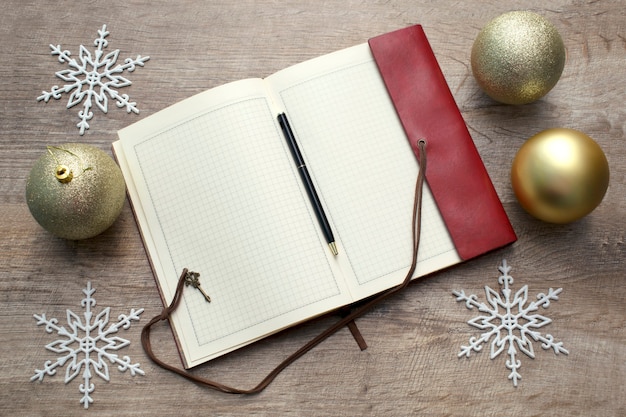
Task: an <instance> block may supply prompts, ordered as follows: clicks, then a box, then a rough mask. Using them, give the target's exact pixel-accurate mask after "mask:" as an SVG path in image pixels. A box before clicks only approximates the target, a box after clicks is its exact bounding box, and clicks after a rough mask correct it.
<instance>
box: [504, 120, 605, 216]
mask: <svg viewBox="0 0 626 417" xmlns="http://www.w3.org/2000/svg"><path fill="white" fill-rule="evenodd" d="M511 182H512V185H513V190H514V191H515V195H516V196H517V199H518V200H519V202H520V204H521V205H522V207H523V208H524V209H525V210H526V211H527V212H529V213H530V214H531V215H533V216H535V217H536V218H538V219H540V220H544V221H546V222H550V223H570V222H573V221H575V220H578V219H580V218H582V217H584V216H586V215H587V214H589V213H591V212H592V211H593V210H594V209H595V208H596V207H597V206H598V204H600V202H601V201H602V199H603V198H604V194H605V193H606V190H607V188H608V186H609V164H608V162H607V159H606V156H605V155H604V152H603V151H602V149H601V148H600V146H599V145H598V144H597V143H596V142H595V141H594V140H593V139H591V138H590V137H589V136H587V135H586V134H584V133H582V132H579V131H578V130H574V129H565V128H556V129H547V130H544V131H542V132H540V133H538V134H536V135H535V136H533V137H531V138H530V139H528V141H526V142H525V143H524V145H522V147H521V148H520V149H519V151H518V152H517V155H516V156H515V159H514V160H513V166H512V169H511Z"/></svg>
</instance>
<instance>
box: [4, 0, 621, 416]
mask: <svg viewBox="0 0 626 417" xmlns="http://www.w3.org/2000/svg"><path fill="white" fill-rule="evenodd" d="M512 7H513V6H512V5H510V4H509V3H508V2H502V1H484V2H480V3H478V2H476V3H474V2H458V1H452V0H442V1H437V2H435V1H429V0H423V1H419V2H416V1H408V0H407V1H401V0H396V1H393V0H392V1H365V0H361V1H359V0H348V1H321V2H311V1H305V0H298V1H288V2H276V1H270V0H264V1H254V0H241V1H239V2H231V1H225V0H221V1H211V2H202V1H192V0H180V1H177V2H171V1H161V0H157V1H148V0H128V1H117V0H112V1H108V2H95V1H91V2H75V1H72V2H70V1H66V0H58V1H55V2H40V1H35V0H5V1H4V2H3V7H2V9H3V10H2V13H0V56H1V57H2V64H0V83H1V85H0V145H1V146H0V176H1V177H2V181H1V182H0V211H1V213H2V217H1V218H0V237H1V240H0V257H1V262H0V333H1V334H2V342H0V400H1V401H0V415H11V416H39V415H40V416H43V415H46V416H50V415H55V416H56V415H59V416H60V415H63V416H73V415H81V414H83V413H84V410H83V409H82V407H81V405H80V404H79V403H78V400H79V398H80V396H79V392H78V384H79V382H78V380H77V379H76V380H74V381H72V382H70V383H69V384H67V385H66V384H64V383H63V374H64V372H65V368H62V369H61V370H60V371H59V373H58V374H57V375H55V376H52V377H46V378H45V379H44V381H43V382H42V383H39V382H29V379H30V377H31V375H33V373H34V370H35V369H36V368H37V367H41V366H42V365H43V363H44V362H45V360H47V359H54V358H55V355H54V354H53V353H52V352H48V351H46V350H45V349H44V346H45V345H46V344H47V343H50V342H52V341H54V340H56V339H57V337H56V335H54V334H52V335H50V334H47V333H45V331H44V329H43V328H41V327H37V326H36V322H35V320H34V319H33V314H35V313H36V314H41V313H46V314H47V316H48V317H56V318H59V320H60V322H61V323H63V322H64V320H65V312H66V309H71V310H72V311H75V312H78V311H80V308H79V304H78V303H79V302H80V299H81V298H82V293H81V289H82V288H84V286H85V284H86V282H87V281H91V282H92V284H93V285H94V286H95V287H96V289H97V292H96V294H95V297H96V299H97V301H98V306H97V308H98V307H99V308H104V307H106V306H111V310H112V311H111V313H112V317H114V318H115V317H117V315H119V314H122V313H127V312H128V311H129V310H130V308H133V307H135V308H139V307H143V308H145V312H144V313H143V316H142V319H141V321H140V322H139V323H135V324H134V325H133V326H132V327H131V328H130V329H129V330H127V331H125V332H123V334H120V336H121V337H124V338H127V339H129V340H130V341H131V345H130V346H128V347H126V348H124V350H123V351H121V352H120V353H122V354H124V355H129V356H130V357H131V358H132V359H133V360H134V361H138V362H140V363H141V367H142V368H143V369H144V370H145V372H146V375H145V376H135V377H131V376H130V375H128V374H126V373H120V372H118V371H117V370H116V369H115V367H112V368H111V381H110V382H108V383H107V382H105V381H103V380H101V379H99V378H94V382H95V384H96V391H95V392H94V394H93V397H94V399H95V403H94V404H92V405H91V407H90V409H89V413H90V414H92V415H107V416H108V415H121V416H122V415H123V416H144V415H181V416H182V415H200V414H202V415H220V416H242V415H248V416H252V415H258V416H263V415H272V416H327V415H333V416H356V415H363V416H370V415H371V416H409V415H415V416H481V417H482V416H517V415H525V416H547V415H550V416H589V415H594V416H624V415H626V405H625V404H626V403H625V401H624V398H626V295H625V294H626V291H624V286H625V284H626V277H625V270H626V268H625V267H626V257H625V255H626V251H625V244H624V240H625V234H626V232H625V229H626V226H625V225H626V142H625V140H626V137H625V134H624V130H625V129H626V104H625V103H626V89H624V84H625V81H626V72H625V70H624V63H625V62H626V9H625V8H624V4H623V2H621V1H617V0H613V1H611V0H607V1H602V2H598V1H582V0H569V1H565V0H556V1H552V2H549V4H548V2H545V1H538V0H536V1H535V0H526V1H520V2H517V4H516V6H515V8H517V9H530V10H533V11H536V12H539V13H541V14H542V15H544V16H546V17H547V18H548V19H550V20H551V21H552V22H553V23H554V24H555V25H556V26H557V28H558V29H559V31H560V33H561V35H562V36H563V39H564V41H565V45H566V47H567V53H568V58H567V64H566V66H565V70H564V73H563V76H562V78H561V80H560V81H559V83H558V84H557V86H556V87H555V89H554V90H553V91H552V92H550V93H549V94H548V95H547V96H546V97H545V98H543V99H542V100H540V101H538V102H536V103H533V104H530V105H527V106H523V107H512V106H505V105H500V104H497V103H494V102H493V101H491V100H490V99H488V98H487V97H486V96H485V95H484V94H483V93H482V92H481V91H480V90H479V88H478V86H477V84H476V82H475V81H474V79H473V77H472V74H471V70H470V68H469V56H470V50H471V46H472V42H473V40H474V38H475V36H476V34H477V33H478V31H479V29H480V28H481V27H482V26H483V25H484V24H486V23H487V22H488V21H489V20H490V19H491V18H493V17H495V16H497V15H499V14H501V13H503V12H506V11H509V10H511V9H512ZM105 23H106V24H107V27H108V29H109V30H110V32H111V35H110V36H109V38H108V39H109V50H113V49H120V59H123V58H126V57H134V56H136V55H137V54H141V55H149V56H150V57H151V59H150V61H148V63H147V64H146V67H145V68H140V69H138V70H137V71H136V72H134V73H132V74H130V75H129V78H130V79H131V81H133V85H132V86H131V87H127V88H125V90H126V91H125V92H126V93H128V94H129V95H130V96H131V98H132V99H133V100H134V101H136V102H137V105H138V107H139V109H140V114H139V115H134V114H130V115H129V114H126V112H125V111H123V110H121V109H117V108H115V106H114V105H113V104H112V103H111V105H110V106H109V112H108V114H106V115H105V114H103V113H101V112H99V110H96V111H95V116H94V118H93V120H92V121H91V129H90V130H89V131H87V133H86V134H85V135H84V136H83V137H80V136H79V135H78V129H77V128H76V127H75V124H76V123H77V122H78V118H77V117H76V114H77V112H78V109H77V108H74V109H70V110H67V109H65V104H66V102H67V98H66V97H65V98H64V99H61V100H59V101H52V102H49V103H46V104H44V103H42V102H37V101H36V97H37V96H38V95H39V94H40V93H41V91H42V90H49V89H50V87H51V86H52V85H55V84H60V80H58V79H57V78H55V77H54V72H56V71H59V70H61V69H64V65H62V64H59V63H58V62H57V61H56V59H55V58H54V57H52V56H51V55H50V50H49V47H48V45H49V44H51V43H53V44H55V45H56V44H61V45H62V46H63V48H64V49H68V50H70V51H71V52H72V53H73V54H78V47H79V45H81V44H84V45H85V46H87V48H88V49H92V46H91V45H92V42H93V39H94V38H95V37H96V30H97V29H99V28H100V27H102V24H105ZM414 23H420V24H422V25H423V26H424V28H425V31H426V33H427V35H428V37H429V39H430V42H431V44H432V47H433V50H434V51H435V54H436V56H437V58H438V60H439V63H440V65H441V67H442V70H443V72H444V74H445V76H446V78H447V80H448V83H449V85H450V87H451V90H452V92H453V94H454V96H455V99H456V100H457V103H458V105H459V107H460V109H461V111H462V113H463V116H464V117H465V120H466V122H467V124H468V126H469V129H470V131H471V133H472V136H473V138H474V141H475V143H476V145H477V147H478V150H479V152H480V154H481V156H482V158H483V160H484V162H485V165H486V167H487V170H488V171H489V174H490V175H491V177H492V180H493V182H494V184H495V186H496V189H497V191H498V194H499V196H500V197H501V199H502V201H503V203H504V205H505V209H506V211H507V213H508V214H509V216H510V218H511V221H512V223H513V226H514V228H515V230H516V232H517V234H518V236H519V241H518V242H517V243H515V244H514V245H512V246H510V247H507V248H505V249H502V250H499V251H497V252H494V253H491V254H488V255H486V256H483V257H481V258H479V259H476V260H472V261H470V262H467V263H465V264H463V265H460V266H458V267H455V268H452V269H450V270H447V271H444V272H441V273H439V274H436V275H434V276H432V277H429V278H427V279H424V280H422V281H421V282H419V283H415V284H413V285H411V286H410V287H409V288H408V289H407V290H406V291H405V292H404V293H402V294H400V295H398V296H397V297H394V298H392V299H390V300H387V301H386V302H385V303H384V304H382V305H380V306H379V307H378V308H376V309H375V310H373V311H372V312H371V313H370V314H368V315H366V316H365V317H363V318H362V319H360V320H359V321H358V325H359V327H360V329H361V331H362V333H363V335H364V337H365V338H366V340H367V342H368V344H369V348H368V349H367V350H366V351H363V352H361V351H359V350H358V348H357V346H356V344H355V343H354V340H352V339H351V338H350V335H349V333H348V331H347V330H343V331H341V332H339V333H338V334H336V335H334V336H333V337H331V338H330V339H329V340H328V341H326V342H324V343H323V344H322V345H320V346H318V347H317V348H315V349H314V350H313V351H312V352H310V353H308V354H307V355H305V356H304V357H303V358H301V359H300V360H298V361H297V362H296V363H295V364H293V365H292V366H291V367H289V368H288V369H287V370H286V371H285V372H284V373H283V374H281V375H280V376H279V377H278V378H277V379H276V381H275V382H274V383H273V384H272V385H271V386H270V387H269V388H268V389H267V390H266V391H264V392H263V393H261V394H259V395H256V396H251V397H242V396H229V395H225V394H219V393H216V392H211V391H207V390H205V389H203V388H201V387H198V386H196V385H193V384H191V383H188V382H186V381H184V380H182V379H181V378H179V377H178V376H175V375H173V374H170V373H167V372H165V371H162V370H161V369H160V368H157V367H155V366H154V365H153V364H152V363H150V362H149V360H148V358H147V357H146V355H145V354H144V352H143V350H142V348H141V345H140V343H139V334H140V331H141V326H142V325H143V324H145V323H146V322H147V321H148V319H149V318H150V317H152V316H154V315H156V314H158V313H159V312H160V311H161V308H162V305H161V301H160V299H159V296H158V293H157V290H156V286H155V283H154V280H153V277H152V274H151V271H150V267H149V263H148V260H147V257H146V254H145V252H144V249H143V246H142V243H141V239H140V237H139V234H138V231H137V226H136V224H135V221H134V219H133V216H132V213H131V210H130V207H129V205H128V204H126V206H125V207H124V210H123V212H122V214H121V216H120V218H119V219H118V221H117V222H116V223H115V224H114V226H113V227H112V228H111V229H109V230H108V231H106V232H105V233H104V234H102V235H101V236H99V237H97V238H94V239H90V240H88V241H82V242H66V241H63V240H59V239H56V238H54V237H52V236H50V235H49V234H48V233H46V232H45V231H44V230H43V229H41V228H40V227H39V226H38V225H37V224H36V223H35V221H34V220H33V218H32V217H31V216H30V213H29V211H28V208H27V206H26V203H25V198H24V190H25V183H26V178H27V176H28V173H29V170H30V168H31V166H32V165H33V163H34V161H35V160H36V159H37V158H38V157H39V156H40V155H42V154H43V152H44V151H45V146H46V145H59V144H62V143H65V142H71V141H78V142H84V143H89V144H92V145H95V146H98V147H100V148H101V149H103V150H106V151H107V152H110V144H111V142H112V141H114V140H115V139H116V132H117V130H119V129H121V128H123V127H125V126H127V125H128V124H130V123H132V122H134V121H136V120H139V119H141V118H143V117H145V116H147V115H150V114H153V113H155V112H157V111H158V110H161V109H163V108H165V107H166V106H169V105H171V104H173V103H175V102H177V101H180V100H182V99H184V98H186V97H188V96H190V95H192V94H195V93H198V92H200V91H203V90H205V89H208V88H211V87H215V86H217V85H220V84H223V83H226V82H229V81H234V80H237V79H241V78H245V77H258V76H261V77H263V76H267V75H269V74H271V73H272V72H274V71H276V70H279V69H281V68H284V67H286V66H288V65H291V64H295V63H298V62H301V61H303V60H305V59H308V58H313V57H316V56H319V55H322V54H325V53H329V52H332V51H334V50H337V49H340V48H343V47H347V46H351V45H354V44H357V43H362V42H365V41H366V40H367V39H368V38H370V37H372V36H376V35H379V34H382V33H385V32H388V31H391V30H394V29H399V28H402V27H405V26H408V25H410V24H414ZM549 127H571V128H576V129H580V130H582V131H584V132H586V133H587V134H589V135H590V136H592V137H593V138H595V139H596V140H597V141H598V142H599V144H600V145H601V146H602V148H603V149H604V151H605V152H606V154H607V157H608V160H609V164H610V169H611V183H610V187H609V190H608V193H607V195H606V197H605V199H604V201H603V203H602V204H601V205H600V206H599V207H598V209H597V210H595V211H594V212H593V213H592V214H591V215H589V216H588V217H586V218H585V219H583V220H581V221H579V222H576V223H574V224H570V225H564V226H555V225H548V224H545V223H542V222H540V221H537V220H534V219H532V218H531V217H530V216H529V215H527V214H526V213H525V212H524V211H523V210H522V209H521V208H520V207H519V205H518V204H517V202H516V200H515V196H514V195H513V192H512V190H511V187H510V180H509V170H510V166H511V162H512V159H513V157H514V156H515V153H516V152H517V149H519V147H520V146H521V144H522V143H523V142H524V140H525V139H526V138H528V137H529V136H531V135H533V134H534V133H537V132H538V131H540V130H543V129H545V128H549ZM503 258H506V259H507V260H508V262H509V263H510V264H511V265H512V266H513V271H512V275H513V276H514V277H515V279H516V281H515V284H514V287H516V288H519V287H520V286H522V285H526V284H527V285H528V286H529V294H530V295H531V296H533V297H534V296H535V295H536V294H538V293H539V292H544V291H547V289H548V288H550V287H553V288H558V287H562V288H563V292H562V293H561V296H560V299H559V301H558V302H554V303H552V304H551V305H550V308H549V309H548V310H547V311H546V315H547V316H548V317H550V318H551V319H553V323H552V324H550V325H549V326H548V327H547V328H545V332H547V333H551V334H553V335H554V336H555V337H556V338H557V339H558V340H561V341H563V342H564V344H565V347H566V348H567V349H568V350H569V352H570V354H569V355H568V356H565V355H558V356H556V355H554V353H552V352H551V351H544V350H543V349H541V348H540V346H539V344H538V343H535V351H536V358H535V359H530V358H527V357H525V356H522V357H521V360H522V368H521V374H522V378H523V379H522V381H521V382H520V385H519V386H518V387H517V388H514V387H513V386H512V384H511V383H510V382H509V381H508V380H507V379H506V375H507V374H508V371H507V369H506V368H505V366H504V356H503V355H501V356H499V357H497V358H496V359H494V360H490V359H489V355H488V353H489V352H488V350H487V348H485V349H484V351H482V352H480V353H477V354H475V355H473V356H472V357H471V358H469V359H467V358H461V359H459V358H457V352H458V351H459V349H460V346H461V345H462V344H464V343H466V342H467V341H468V339H469V338H470V337H471V336H474V335H477V331H476V330H475V329H473V328H471V327H469V326H468V325H467V323H466V322H467V320H469V319H471V318H472V317H474V316H475V315H476V311H475V310H467V309H466V308H465V306H464V305H463V304H461V303H457V302H456V301H455V299H454V297H453V296H452V290H454V289H464V290H466V292H468V293H474V294H477V295H478V296H479V298H481V299H484V292H483V287H484V286H485V285H489V286H491V287H492V288H493V287H497V281H496V280H497V276H498V271H497V266H498V265H499V263H500V262H501V260H502V259H503ZM332 319H333V318H332V317H330V318H324V319H319V320H315V321H313V322H310V323H306V324H304V325H302V326H300V327H298V328H295V329H291V330H288V331H286V332H284V333H282V334H279V335H276V336H273V337H270V338H268V339H266V340H263V341H261V342H259V343H256V344H254V345H252V346H249V347H246V348H244V349H242V350H241V351H238V352H235V353H234V354H231V355H228V356H226V357H223V358H220V359H217V360H215V361H212V362H210V363H209V364H207V365H204V366H200V367H198V368H196V369H194V370H193V372H194V373H197V374H199V375H203V376H206V377H210V378H215V379H218V380H220V381H223V382H225V383H229V384H237V385H240V386H244V387H247V386H252V385H254V384H256V382H257V381H259V380H260V379H261V378H262V376H264V375H265V373H267V372H268V371H269V370H270V369H272V368H273V366H274V365H275V364H277V363H278V362H280V360H281V359H282V358H284V357H285V356H287V355H288V354H289V353H291V352H292V351H294V350H295V349H297V348H298V347H299V346H301V345H302V344H304V343H305V342H306V341H307V340H309V339H310V338H312V337H313V336H314V335H315V334H317V333H318V332H319V331H321V330H322V329H323V328H324V326H325V325H328V323H329V322H330V320H332ZM153 345H154V346H156V347H157V351H158V352H159V354H160V355H161V356H162V357H163V358H166V359H168V360H169V361H170V362H173V363H179V362H178V356H177V352H176V349H175V346H174V343H173V340H172V336H171V332H170V331H169V329H168V328H167V327H166V326H160V327H157V328H155V330H154V334H153Z"/></svg>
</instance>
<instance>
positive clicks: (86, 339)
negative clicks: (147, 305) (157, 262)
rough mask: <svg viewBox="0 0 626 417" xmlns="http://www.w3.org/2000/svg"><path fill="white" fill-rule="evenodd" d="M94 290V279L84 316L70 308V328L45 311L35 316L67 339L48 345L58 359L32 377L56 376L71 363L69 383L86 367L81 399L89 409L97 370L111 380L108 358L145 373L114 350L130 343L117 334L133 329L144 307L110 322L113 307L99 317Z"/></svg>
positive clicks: (132, 371) (67, 374) (84, 303)
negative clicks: (51, 317)
mask: <svg viewBox="0 0 626 417" xmlns="http://www.w3.org/2000/svg"><path fill="white" fill-rule="evenodd" d="M94 292H96V290H95V288H92V287H91V283H90V282H89V283H87V288H85V289H83V294H85V298H83V300H82V301H81V305H82V307H83V308H84V309H85V312H84V313H83V318H82V319H81V317H80V316H79V315H78V314H75V313H73V312H72V311H71V310H67V324H68V327H69V329H68V328H65V327H64V326H59V325H58V322H59V321H58V320H57V319H54V318H53V319H48V318H47V317H46V315H45V314H42V315H41V316H39V315H37V314H35V315H34V317H35V319H36V320H37V325H38V326H39V325H42V324H44V325H45V326H46V332H48V333H52V332H56V333H57V334H58V335H59V336H61V337H62V338H63V339H59V340H55V341H54V342H52V343H49V344H48V345H46V349H47V350H49V351H51V352H54V353H57V354H59V355H60V356H59V357H58V358H57V359H56V361H51V360H47V361H46V362H45V363H44V365H43V369H36V370H35V375H33V376H32V377H31V378H30V380H31V381H35V380H39V381H43V378H44V377H45V376H46V375H50V376H52V375H54V374H56V372H57V368H60V367H62V366H64V365H67V367H66V370H65V383H66V384H67V383H68V382H70V381H71V380H73V379H74V378H75V377H76V376H78V374H80V373H81V370H82V375H81V377H82V380H83V382H82V383H81V384H80V386H79V388H78V390H79V392H80V393H82V394H83V397H82V398H81V400H80V402H81V404H83V405H84V407H85V408H89V404H91V403H93V398H92V397H91V393H92V392H93V391H94V390H95V385H94V384H93V382H91V378H92V377H93V373H95V374H96V375H98V376H99V377H100V378H102V379H104V380H105V381H107V382H108V381H109V366H108V365H107V363H106V362H105V361H104V359H108V360H109V361H110V362H111V363H112V364H116V365H117V369H118V370H119V371H120V372H124V371H126V370H128V371H129V372H130V374H131V375H132V376H135V375H136V374H140V375H144V374H145V373H144V371H143V370H141V369H140V368H139V364H138V363H131V360H130V358H129V357H128V356H124V357H122V358H120V357H119V356H118V355H117V354H116V353H114V352H113V351H118V350H120V349H122V348H124V347H126V346H128V345H129V344H130V342H129V341H128V340H126V339H122V338H121V337H118V336H113V335H114V334H116V333H117V332H118V330H120V329H125V330H126V329H128V328H130V325H131V322H132V321H138V320H139V316H140V315H141V313H143V308H141V309H139V310H135V309H131V311H130V314H128V315H125V314H120V315H119V316H118V322H117V323H114V324H111V325H109V315H110V312H111V307H107V308H105V309H104V310H102V311H101V312H100V313H98V315H97V316H95V319H94V317H93V314H94V313H93V312H92V311H91V308H92V307H95V305H96V300H95V299H94V298H93V297H92V295H93V293H94ZM83 319H84V320H83ZM92 319H93V321H92ZM107 326H108V327H107ZM79 332H80V333H81V334H79ZM92 372H93V373H92Z"/></svg>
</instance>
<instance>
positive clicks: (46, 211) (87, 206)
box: [26, 143, 126, 240]
mask: <svg viewBox="0 0 626 417" xmlns="http://www.w3.org/2000/svg"><path fill="white" fill-rule="evenodd" d="M125 199H126V186H125V183H124V177H123V176H122V172H121V171H120V169H119V167H118V166H117V164H116V163H115V161H113V159H112V158H111V157H110V156H109V155H107V154H106V153H105V152H103V151H101V150H100V149H98V148H95V147H93V146H90V145H84V144H80V143H67V144H64V145H60V146H50V147H48V152H47V153H46V154H45V155H43V156H41V157H40V158H39V159H38V160H37V161H36V162H35V164H34V165H33V167H32V169H31V171H30V175H29V177H28V180H27V182H26V203H27V204H28V208H29V210H30V212H31V214H32V215H33V217H34V218H35V220H37V222H38V223H39V224H40V225H41V226H42V227H43V228H44V229H46V230H47V231H49V232H50V233H52V234H53V235H55V236H57V237H60V238H64V239H69V240H81V239H88V238H91V237H94V236H96V235H98V234H100V233H102V232H104V231H105V230H106V229H108V228H109V227H110V226H111V225H112V224H113V223H114V222H115V220H116V219H117V217H118V216H119V214H120V212H121V211H122V207H123V206H124V201H125Z"/></svg>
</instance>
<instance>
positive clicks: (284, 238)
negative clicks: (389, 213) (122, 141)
mask: <svg viewBox="0 0 626 417" xmlns="http://www.w3.org/2000/svg"><path fill="white" fill-rule="evenodd" d="M283 142H284V141H283V140H282V139H281V137H280V131H278V130H277V125H276V123H274V116H273V114H272V112H271V111H270V109H269V105H268V102H267V101H266V99H264V98H256V99H248V100H245V101H242V102H237V103H233V104H230V105H226V106H223V107H220V108H217V109H213V110H212V111H210V112H206V113H204V114H201V115H199V116H197V117H195V118H194V119H192V120H188V121H186V122H184V123H181V124H179V125H176V126H173V127H171V128H170V129H168V130H165V131H163V132H162V133H160V134H157V135H155V136H153V137H150V138H149V139H147V140H145V141H143V142H141V143H138V144H136V145H135V147H134V151H135V155H136V158H137V160H138V162H139V164H140V169H141V174H142V177H143V179H144V180H145V187H146V189H147V191H148V193H149V197H150V199H151V205H152V206H153V207H154V210H155V212H156V216H157V218H158V222H159V229H160V230H162V237H161V239H162V240H163V243H164V244H163V245H162V247H163V248H166V250H163V252H166V253H159V257H160V259H161V262H168V263H171V264H172V267H173V269H174V270H176V271H181V270H182V269H183V268H184V267H186V268H189V269H190V270H192V271H196V272H199V273H200V274H201V276H200V281H201V285H202V288H203V289H204V290H205V291H206V292H207V293H209V295H210V296H211V298H212V302H211V303H210V304H208V303H206V301H205V300H204V298H203V297H202V296H201V294H200V293H199V292H197V291H189V290H188V291H185V292H184V293H183V294H184V300H183V301H184V304H183V306H181V308H182V309H184V310H182V311H181V309H179V311H177V314H178V313H181V314H187V315H188V316H189V318H190V322H191V325H192V327H193V333H194V335H195V337H196V338H197V344H198V345H199V346H203V345H206V344H209V343H215V346H216V348H215V349H217V350H219V349H226V348H227V347H232V346H233V345H237V344H239V345H241V344H245V343H247V342H249V341H250V340H251V339H258V338H259V337H261V336H264V335H265V332H266V331H267V329H266V327H264V326H265V325H266V324H267V325H268V326H269V327H271V328H273V330H275V328H276V326H279V327H280V326H282V327H285V326H286V325H288V324H291V323H292V322H293V320H294V317H292V316H290V317H288V318H287V317H285V316H287V315H289V314H290V313H291V312H294V311H297V310H298V309H299V308H301V307H302V306H312V305H314V304H315V303H317V302H320V301H322V300H326V299H329V298H331V297H335V296H337V295H338V294H339V288H338V285H337V283H336V281H335V279H334V278H333V274H332V271H331V269H330V267H329V264H328V260H327V258H326V255H325V251H326V250H327V249H326V248H325V246H326V244H325V243H324V242H322V241H320V239H319V238H318V232H317V229H316V227H317V225H316V223H315V219H313V218H311V216H310V214H309V213H310V212H309V210H308V208H307V204H308V201H307V200H306V195H303V194H302V191H301V190H300V188H299V186H298V178H297V177H296V175H297V174H296V173H295V172H294V167H293V166H292V165H293V162H292V161H291V159H290V157H289V155H288V154H287V153H286V152H288V150H286V148H285V146H284V144H283ZM157 239H159V237H157ZM308 314H310V312H307V314H300V315H296V316H295V318H296V319H300V320H302V319H303V318H306V316H307V315H308ZM300 316H302V317H300ZM268 323H271V325H270V324H268ZM249 329H250V330H252V332H248V330H249ZM177 330H178V329H177ZM214 356H217V355H214Z"/></svg>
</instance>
